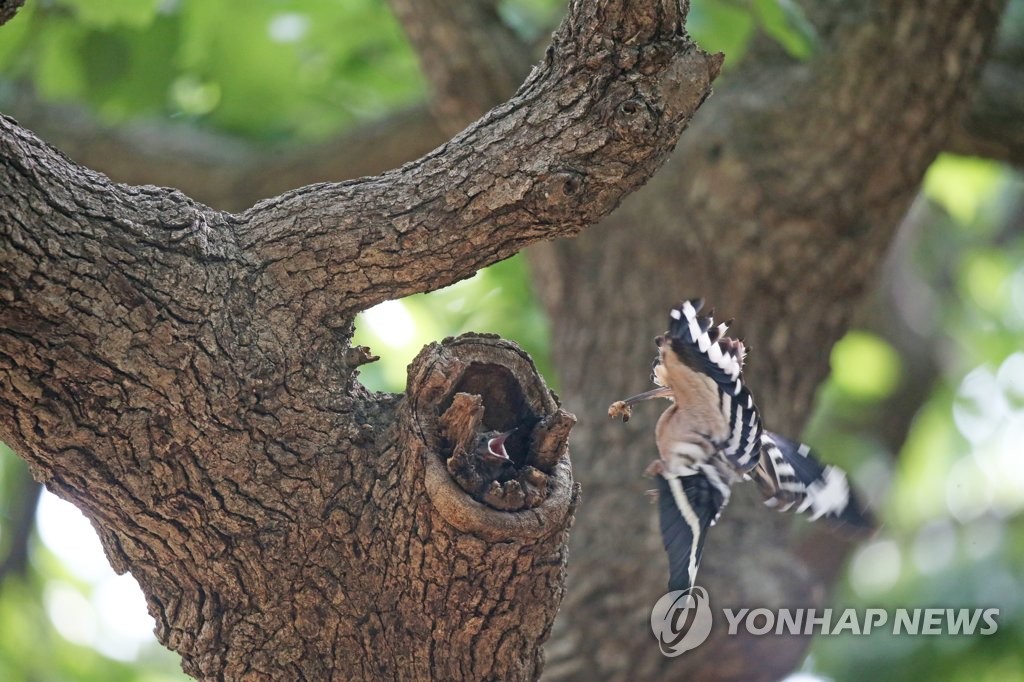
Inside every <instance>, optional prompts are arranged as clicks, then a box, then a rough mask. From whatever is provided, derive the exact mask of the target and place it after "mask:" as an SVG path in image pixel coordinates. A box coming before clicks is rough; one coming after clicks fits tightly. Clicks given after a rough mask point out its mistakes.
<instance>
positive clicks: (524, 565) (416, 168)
mask: <svg viewBox="0 0 1024 682" xmlns="http://www.w3.org/2000/svg"><path fill="white" fill-rule="evenodd" d="M684 10H685V8H684V6H682V5H680V4H679V3H677V2H675V1H674V0H673V1H668V0H666V1H665V2H653V1H652V2H649V3H634V2H606V3H602V4H601V5H600V7H598V6H595V5H594V4H593V3H589V2H582V1H581V2H577V3H574V4H573V6H572V7H571V9H570V15H569V18H568V19H567V21H566V22H565V23H563V25H562V27H561V29H560V30H559V31H558V32H557V33H556V35H555V36H554V42H553V44H552V46H551V47H550V48H549V50H548V52H547V54H546V56H545V59H544V61H543V63H542V64H540V65H539V66H538V67H537V68H536V69H534V71H533V72H532V73H531V75H530V78H529V79H528V80H527V82H526V83H525V84H524V85H523V86H522V87H521V88H520V89H519V91H518V93H517V94H516V96H515V97H514V98H513V99H512V100H510V101H509V102H508V103H506V104H505V105H502V106H500V107H498V108H497V109H495V110H493V111H491V112H490V113H489V114H488V115H487V116H485V117H484V118H483V119H481V120H480V121H479V122H478V123H477V124H476V125H474V126H472V127H471V128H469V129H467V130H466V131H464V132H463V133H461V134H460V135H459V136H457V137H456V138H454V139H453V140H451V141H450V142H448V143H447V144H445V145H444V146H442V147H441V148H439V149H437V150H435V151H433V152H431V153H429V154H427V155H426V156H424V157H423V158H421V159H419V160H418V161H416V162H414V163H410V164H407V165H405V166H403V167H402V168H400V169H398V170H396V171H393V172H390V173H386V174H384V175H382V176H379V177H373V178H363V179H362V180H359V181H352V182H346V183H341V184H320V185H314V186H309V187H304V188H301V189H298V190H294V191H290V192H287V193H285V194H283V195H280V196H277V197H274V198H272V199H268V200H266V201H263V202H261V203H259V204H257V205H256V206H254V207H253V208H251V209H249V210H247V211H245V212H244V213H240V214H230V213H224V212H220V211H217V210H214V209H211V208H208V207H206V206H204V205H202V204H199V203H197V202H196V201H194V200H192V199H190V198H189V197H187V196H185V195H183V194H182V193H181V192H179V191H177V190H171V189H165V188H159V187H153V186H130V185H120V184H115V183H113V182H111V181H110V180H109V179H108V178H106V177H105V176H103V175H101V174H99V173H97V172H94V171H91V170H88V169H86V168H83V167H81V166H77V165H75V164H74V163H72V162H71V161H69V160H68V159H67V158H66V157H64V156H63V155H62V154H61V153H59V152H57V151H56V150H54V149H53V148H52V147H49V146H48V145H46V144H45V143H43V142H41V141H40V140H39V139H38V138H36V137H35V136H34V135H33V134H32V133H30V132H29V131H27V130H25V129H24V128H22V127H20V126H19V125H18V124H17V123H16V122H15V121H14V120H13V119H10V118H7V117H0V196H2V197H3V199H2V200H0V239H2V244H3V249H2V263H0V265H2V267H0V301H2V307H0V438H2V439H3V440H4V441H5V442H7V443H8V444H10V445H11V446H12V447H13V448H14V449H15V450H16V452H18V454H20V455H21V456H22V457H24V458H25V459H26V460H27V461H28V463H29V465H30V468H31V469H32V471H33V473H34V475H35V476H36V477H37V478H38V479H40V480H42V481H44V482H45V483H46V484H47V485H48V486H49V487H50V489H51V490H53V491H54V492H56V493H57V494H58V495H60V496H62V497H64V498H66V499H69V500H71V501H73V502H74V503H75V504H77V505H78V506H79V507H80V508H81V509H83V511H85V512H86V514H87V515H88V516H89V518H90V519H91V520H92V522H93V524H94V525H95V527H96V529H97V531H98V532H99V534H100V537H101V540H102V542H103V545H104V548H105V550H106V552H107V556H108V558H109V559H110V561H111V563H112V564H113V566H114V567H115V569H116V570H118V571H120V572H123V571H125V570H131V571H132V573H133V575H134V576H135V577H136V578H137V579H138V581H139V583H140V585H141V586H142V588H143V591H144V592H145V593H146V598H147V601H148V604H149V607H150V611H151V612H152V614H153V615H154V617H155V618H156V621H157V636H158V638H159V639H160V641H161V642H163V643H164V644H166V645H167V646H168V647H170V648H172V649H174V650H175V651H178V652H179V653H181V654H182V656H183V661H184V668H185V670H186V671H187V672H189V673H190V674H192V675H195V676H197V677H200V678H204V679H225V678H227V679H289V680H293V679H326V678H332V677H333V678H335V679H393V678H400V679H472V680H477V679H501V680H512V679H532V678H535V677H537V676H538V675H539V673H540V669H541V666H542V663H543V654H542V650H541V644H542V643H543V642H544V640H545V639H546V638H547V636H548V633H549V631H550V628H551V624H552V621H553V619H554V615H555V613H556V611H557V609H558V606H559V603H560V600H561V596H562V591H563V575H564V566H565V559H566V550H565V547H566V535H567V530H568V527H569V524H570V522H571V520H572V514H573V508H574V506H575V500H576V495H577V492H576V488H575V487H574V485H573V480H572V474H571V471H570V468H569V463H568V454H567V449H566V439H567V437H568V432H569V428H570V427H571V425H572V423H573V419H572V417H571V416H570V415H568V414H567V413H565V412H563V411H560V410H559V408H558V405H557V402H556V400H555V398H554V396H553V395H552V394H550V392H549V391H548V390H547V388H546V387H545V386H544V383H543V381H542V380H541V379H540V378H539V376H538V375H537V373H536V369H535V368H534V367H533V365H532V363H531V362H530V361H529V359H528V358H527V357H526V356H525V355H524V354H523V353H522V352H521V351H519V350H518V349H517V348H515V347H514V346H512V345H510V344H508V343H506V342H502V341H499V340H496V339H492V338H481V337H460V338H459V339H452V340H447V341H446V342H444V343H442V344H440V345H434V346H430V347H428V348H427V349H425V350H424V352H423V353H421V355H420V356H419V357H418V358H417V360H416V361H414V363H413V364H412V365H411V366H410V372H409V385H408V390H407V393H406V395H405V396H404V397H400V396H392V395H383V394H371V393H369V392H367V391H365V390H364V389H363V388H362V387H361V385H360V384H359V383H358V381H357V380H356V377H357V373H358V366H359V365H360V364H363V363H365V362H367V361H369V360H370V359H371V357H370V355H369V352H368V351H367V350H366V349H362V348H353V347H351V345H350V343H349V342H350V338H351V334H352V320H353V317H354V315H355V314H356V313H357V312H358V311H359V310H361V309H364V308H366V307H368V306H370V305H372V304H373V303H376V302H378V301H382V300H386V299H389V298H393V297H396V296H401V295H404V294H407V293H412V292H414V291H421V290H426V289H432V288H437V287H440V286H443V285H445V284H448V283H450V282H453V281H456V280H458V279H461V278H464V277H467V276H469V275H471V274H472V273H473V272H475V271H476V270H477V269H478V268H479V267H482V266H484V265H487V264H490V263H493V262H495V261H497V260H500V259H501V258H504V257H507V256H508V255H511V254H512V253H515V252H516V251H517V250H518V249H520V248H522V247H523V246H525V245H526V244H529V243H531V242H535V241H538V240H541V239H550V238H554V237H556V236H559V235H565V234H572V233H575V232H577V231H578V230H580V229H581V228H582V227H584V226H585V225H586V224H588V223H590V222H593V221H595V220H597V219H598V218H600V217H602V216H603V215H605V214H607V213H608V212H609V211H611V210H612V209H613V208H614V207H615V206H616V205H617V204H618V203H619V201H620V200H621V198H622V197H623V196H624V195H625V194H627V193H629V192H630V191H632V190H633V189H635V188H636V187H637V186H639V185H640V184H642V183H643V182H644V181H645V180H646V179H647V178H648V177H649V176H650V175H651V174H652V173H653V172H654V170H655V169H656V168H657V167H658V165H659V164H660V163H661V162H662V161H663V160H664V158H665V157H666V155H667V154H668V153H669V151H670V150H671V149H672V147H673V145H674V144H675V142H676V140H677V138H678V136H679V134H680V133H681V132H682V130H683V128H684V127H685V126H686V124H687V123H688V121H689V119H690V117H691V116H692V115H693V112H694V111H695V109H696V108H697V107H698V106H699V105H700V103H701V102H703V101H704V99H705V98H706V97H707V96H708V94H709V92H710V83H711V80H712V79H713V78H714V77H715V76H716V75H717V72H718V69H719V66H720V64H721V59H720V57H715V56H710V55H707V54H706V53H704V52H702V51H701V50H700V49H699V48H697V47H696V46H695V45H693V43H692V42H691V41H690V40H689V39H688V38H687V36H686V34H685V32H684V30H683V23H682V22H683V20H684V18H685V17H684ZM523 159H529V162H528V163H524V162H523ZM459 394H465V395H467V396H469V399H468V403H467V402H466V399H463V398H459V399H458V401H459V405H460V407H459V408H457V409H462V410H467V411H471V412H472V413H473V414H472V415H471V419H470V418H468V416H467V421H469V422H470V423H472V424H478V425H479V426H480V428H481V429H483V430H485V431H491V430H508V429H510V428H513V427H516V428H517V431H516V434H515V436H514V437H513V438H510V439H509V449H510V451H511V454H512V458H513V460H514V462H515V466H516V470H517V471H519V470H521V471H522V479H521V480H520V479H519V478H516V480H515V481H510V480H505V479H500V480H499V483H500V484H501V489H500V490H498V491H497V492H493V491H487V492H488V493H492V492H493V495H492V496H491V497H488V496H487V495H484V500H485V501H490V502H492V506H495V507H500V508H501V509H510V508H514V509H516V510H517V511H515V512H509V511H499V510H498V509H495V508H492V507H489V506H487V505H486V504H482V503H480V502H478V501H476V500H475V499H473V497H471V496H470V495H469V494H468V493H467V491H466V490H465V489H463V487H460V486H459V485H458V484H456V482H455V481H454V480H453V479H452V477H451V476H450V475H449V473H448V469H449V466H448V463H447V460H448V459H450V457H452V456H454V455H455V454H457V448H458V447H462V448H463V449H464V448H465V446H466V443H465V442H457V439H453V438H452V437H451V436H452V435H453V432H452V431H451V430H450V427H451V425H452V424H453V423H454V421H453V420H449V421H448V422H447V423H446V425H445V428H442V426H441V422H440V420H441V417H442V416H443V415H448V414H449V413H450V411H451V410H452V404H453V402H454V401H455V400H456V398H455V396H457V395H459ZM473 396H478V397H479V399H476V398H473ZM453 419H454V417H453ZM446 429H447V430H446ZM445 434H447V435H445ZM464 435H465V434H463V436H464ZM513 482H514V483H516V484H517V485H519V489H518V490H517V488H516V486H515V485H512V483H513ZM531 486H532V487H531ZM524 491H525V492H524ZM527 493H529V495H527ZM519 495H523V497H524V500H523V504H522V505H521V506H514V505H513V504H512V502H515V501H517V499H518V496H519ZM499 503H500V504H499Z"/></svg>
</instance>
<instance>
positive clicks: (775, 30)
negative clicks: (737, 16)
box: [754, 0, 818, 59]
mask: <svg viewBox="0 0 1024 682" xmlns="http://www.w3.org/2000/svg"><path fill="white" fill-rule="evenodd" d="M754 9H755V10H756V13H757V20H758V24H759V25H760V26H761V28H763V29H764V31H765V33H767V34H768V35H769V36H771V37H772V38H774V39H775V41H776V42H778V43H779V44H780V45H782V47H783V48H784V49H785V50H786V52H788V53H789V54H790V56H793V57H796V58H797V59H808V58H809V57H811V56H812V55H813V54H814V52H815V50H816V49H817V44H818V36H817V33H815V31H814V27H813V26H811V24H810V22H808V21H807V18H806V17H805V16H804V14H803V12H802V11H801V10H800V7H799V6H798V5H796V4H795V3H794V2H792V1H791V0H754Z"/></svg>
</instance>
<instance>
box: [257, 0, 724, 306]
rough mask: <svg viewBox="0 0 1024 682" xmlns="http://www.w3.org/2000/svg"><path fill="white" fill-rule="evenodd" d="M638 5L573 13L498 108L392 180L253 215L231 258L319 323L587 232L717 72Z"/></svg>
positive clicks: (298, 199) (285, 200) (666, 13)
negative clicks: (248, 260)
mask: <svg viewBox="0 0 1024 682" xmlns="http://www.w3.org/2000/svg"><path fill="white" fill-rule="evenodd" d="M640 6H641V7H642V8H643V9H635V8H634V7H635V5H632V4H631V5H629V7H630V8H631V9H629V10H623V9H621V8H619V7H618V6H615V5H610V6H606V7H602V8H600V9H601V11H598V8H596V7H594V6H592V5H590V4H588V3H582V2H581V3H578V4H576V5H574V7H573V9H572V11H571V13H570V16H569V18H568V19H567V21H565V22H564V23H563V24H562V28H561V29H560V30H559V31H558V32H557V33H556V35H555V38H554V43H553V45H552V47H551V48H550V49H549V51H548V55H547V57H546V58H545V61H544V63H543V64H542V65H541V67H539V68H538V69H537V70H535V71H534V73H533V74H532V75H531V77H530V79H529V80H528V81H527V82H526V83H525V84H524V85H523V87H522V88H521V89H520V90H519V92H518V93H517V94H516V96H515V97H514V98H513V99H512V100H511V101H510V102H508V103H507V104H505V105H503V106H501V107H498V108H497V109H495V110H493V111H492V112H490V113H489V114H488V115H487V116H485V117H484V118H483V119H481V120H480V121H479V122H478V123H477V124H475V125H474V126H473V127H471V128H469V129H468V130H466V131H465V132H463V133H462V134H460V135H459V136H457V137H456V138H455V139H453V140H452V141H451V142H449V143H448V144H446V145H445V146H443V147H441V148H440V149H438V150H436V151H435V152H433V153H431V154H428V155H427V156H425V157H423V158H422V159H420V160H419V161H417V162H415V163H411V164H408V165H406V166H403V167H402V168H401V169H399V170H397V171H394V172H392V173H389V174H385V175H383V176H381V177H379V178H375V179H367V180H362V181H357V182H353V183H347V184H343V185H333V186H327V185H323V186H315V187H310V188H306V189H303V190H298V191H295V192H291V193H287V194H285V195H282V196H281V197H278V198H277V199H275V200H273V201H268V202H264V203H262V204H259V205H257V206H256V207H254V209H252V210H251V211H249V212H248V213H246V214H245V215H244V216H243V217H244V219H245V222H246V226H245V228H244V230H242V231H241V241H242V244H243V245H244V248H245V249H246V250H247V251H249V252H252V253H254V254H256V257H257V259H258V260H259V261H261V262H262V263H263V264H264V267H265V273H266V275H267V276H268V277H269V278H272V279H273V280H274V288H283V289H284V290H286V291H289V292H291V293H292V294H294V295H297V296H301V297H306V298H308V299H310V300H309V304H310V309H311V310H312V311H313V313H314V314H315V315H319V314H322V312H323V310H322V309H323V308H325V307H327V306H328V305H332V306H336V305H337V304H339V303H340V304H341V305H342V306H343V308H342V310H343V311H344V312H351V311H354V310H357V309H359V308H361V307H366V306H369V305H371V304H373V303H375V302H377V301H380V300H384V299H387V298H394V297H397V296H402V295H405V294H409V293H412V292H415V291H422V290H425V289H431V288H436V287H438V286H443V285H445V284H448V283H451V282H454V281H457V280H459V279H462V278H464V277H467V276H469V275H471V274H472V273H474V272H475V271H476V270H478V269H479V268H480V267H483V266H484V265H487V264H489V263H493V262H495V261H497V260H501V259H503V258H506V257H508V256H510V255H512V254H513V253H515V252H516V251H518V250H519V249H521V248H523V247H524V246H526V245H527V244H529V243H531V242H534V241H538V240H541V239H550V238H553V237H555V236H564V235H569V234H574V233H575V232H577V231H578V230H579V229H581V228H582V227H583V226H584V225H586V224H588V223H591V222H594V221H595V220H597V219H598V218H599V217H601V216H602V215H604V214H606V213H608V212H610V211H611V210H612V209H613V208H614V207H615V206H616V205H617V204H618V202H619V201H620V200H621V198H622V196H624V194H625V193H627V192H628V191H630V190H631V189H633V188H635V187H637V186H639V184H641V183H642V182H644V181H645V180H646V179H647V178H648V177H649V176H650V175H651V173H653V171H654V169H655V168H656V167H657V166H658V165H659V164H660V162H661V161H662V160H663V159H664V157H665V155H666V154H667V153H668V152H669V151H670V150H671V148H672V146H673V144H674V140H675V139H676V138H677V136H678V135H679V134H680V133H681V132H682V129H683V127H685V125H686V123H687V122H688V121H689V119H690V117H691V116H692V115H693V112H694V111H695V110H696V108H697V107H698V106H699V105H700V103H701V102H703V100H704V99H705V98H706V97H707V95H708V94H709V92H710V83H711V80H712V79H713V78H714V77H715V76H716V75H717V73H718V69H719V67H720V64H721V58H720V57H712V56H709V55H707V54H706V53H704V52H702V51H701V50H700V49H699V48H697V47H696V46H695V45H693V44H692V43H691V42H690V41H689V40H688V39H687V38H686V37H685V35H684V34H683V33H682V24H681V21H682V19H683V17H682V15H681V13H680V12H679V6H678V5H677V4H676V3H675V2H669V1H668V0H666V1H664V2H660V3H653V5H651V6H650V7H649V6H647V5H644V4H641V5H640ZM627 39H628V40H629V41H631V42H629V43H628V44H626V45H623V44H622V41H625V40H627ZM524 159H529V162H528V163H523V160H524ZM369 225H373V226H374V227H372V228H371V229H367V226H369ZM384 263H386V267H385V266H384ZM356 272H358V273H359V275H358V277H357V276H355V274H354V273H356ZM339 280H340V281H339ZM339 285H340V286H339ZM324 291H330V294H329V295H328V296H327V297H323V296H322V295H321V292H324Z"/></svg>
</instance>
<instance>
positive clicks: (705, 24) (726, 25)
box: [686, 0, 755, 68]
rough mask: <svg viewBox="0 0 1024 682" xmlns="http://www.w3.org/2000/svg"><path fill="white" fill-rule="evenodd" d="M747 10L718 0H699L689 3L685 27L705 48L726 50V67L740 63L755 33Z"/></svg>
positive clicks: (719, 50)
mask: <svg viewBox="0 0 1024 682" xmlns="http://www.w3.org/2000/svg"><path fill="white" fill-rule="evenodd" d="M754 26H755V22H754V17H753V16H752V15H751V13H750V12H749V11H747V10H746V9H744V8H742V7H738V6H736V5H732V4H727V3H724V2H721V1H720V0H699V1H697V2H693V3H692V4H691V5H690V14H689V15H688V16H687V19H686V30H687V31H689V32H690V34H691V35H692V36H693V37H694V38H695V39H696V40H697V42H698V43H699V44H700V46H701V47H702V48H704V49H705V50H707V51H708V52H723V53H725V58H726V59H725V66H726V68H729V67H732V66H735V65H736V64H739V62H740V60H741V59H742V58H743V55H744V53H746V51H747V43H748V42H749V41H750V36H751V35H753V33H754Z"/></svg>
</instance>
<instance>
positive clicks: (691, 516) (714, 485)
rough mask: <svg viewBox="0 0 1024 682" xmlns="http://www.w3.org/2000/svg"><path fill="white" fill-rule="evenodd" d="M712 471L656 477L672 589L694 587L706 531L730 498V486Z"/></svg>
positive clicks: (660, 519) (659, 510)
mask: <svg viewBox="0 0 1024 682" xmlns="http://www.w3.org/2000/svg"><path fill="white" fill-rule="evenodd" d="M707 469H709V470H704V471H701V472H700V473H696V474H691V475H689V476H671V475H670V476H665V475H661V476H655V477H654V478H655V481H656V482H657V485H658V518H659V522H660V526H661V540H662V542H663V543H664V545H665V552H666V553H667V554H668V567H669V580H668V589H669V590H685V589H688V588H690V587H692V586H693V581H694V579H695V577H696V576H697V567H698V566H699V565H700V557H701V554H702V553H703V551H704V539H705V537H706V535H707V530H708V528H710V527H711V526H712V525H714V523H715V521H716V520H717V519H718V515H719V513H720V512H721V510H722V507H724V506H725V504H726V502H728V499H729V489H728V487H725V488H724V489H723V487H722V486H721V483H720V479H719V480H718V481H716V480H715V476H717V472H714V471H713V467H710V466H709V467H707Z"/></svg>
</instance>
